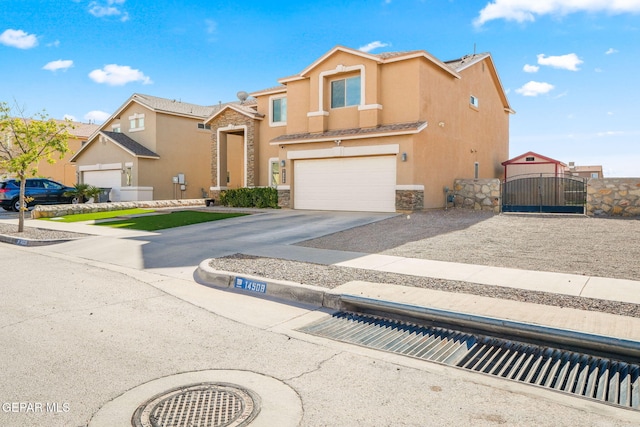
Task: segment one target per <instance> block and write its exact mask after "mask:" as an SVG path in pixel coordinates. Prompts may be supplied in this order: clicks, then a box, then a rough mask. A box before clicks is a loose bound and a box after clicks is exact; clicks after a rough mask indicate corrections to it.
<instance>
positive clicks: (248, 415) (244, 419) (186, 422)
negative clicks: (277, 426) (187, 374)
mask: <svg viewBox="0 0 640 427" xmlns="http://www.w3.org/2000/svg"><path fill="white" fill-rule="evenodd" d="M258 412H260V398H259V397H258V395H256V394H255V393H254V392H252V391H250V390H247V389H243V388H240V387H239V386H237V385H234V384H227V383H200V384H193V385H188V386H183V387H178V388H175V389H172V390H169V391H166V392H164V393H161V394H158V395H156V396H155V397H153V398H151V399H150V400H148V401H147V402H145V403H143V404H142V405H140V406H139V407H138V409H136V411H135V413H134V414H133V417H132V418H131V424H132V425H133V426H134V427H223V426H229V427H238V426H246V425H249V423H251V421H253V419H254V418H255V417H256V416H257V415H258Z"/></svg>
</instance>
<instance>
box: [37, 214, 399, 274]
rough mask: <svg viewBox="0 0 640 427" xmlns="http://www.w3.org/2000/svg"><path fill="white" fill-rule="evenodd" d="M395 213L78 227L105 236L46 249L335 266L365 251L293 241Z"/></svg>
mask: <svg viewBox="0 0 640 427" xmlns="http://www.w3.org/2000/svg"><path fill="white" fill-rule="evenodd" d="M394 215H395V214H382V213H366V212H365V213H362V212H315V211H291V210H275V211H268V212H261V213H256V214H252V215H247V216H243V217H239V218H232V219H226V220H223V221H214V222H208V223H203V224H198V225H192V226H189V227H180V228H173V229H168V230H162V231H159V232H153V233H149V232H139V231H129V230H117V229H115V230H114V229H109V230H96V228H103V227H95V226H86V225H85V226H79V225H75V226H72V228H69V229H73V230H75V231H81V232H82V231H84V232H89V233H92V232H94V233H95V232H101V233H103V235H100V236H93V237H89V238H83V239H80V240H76V241H71V242H67V243H62V244H57V245H53V246H49V247H48V248H46V250H48V251H51V252H56V253H61V254H67V255H72V256H76V257H80V258H84V259H89V260H96V261H100V262H107V263H110V264H115V265H119V266H124V267H132V268H137V269H174V268H181V267H189V269H190V270H189V269H186V270H189V271H191V272H193V270H194V269H195V266H197V265H198V264H199V263H200V262H201V261H202V260H204V259H207V258H214V257H222V256H226V255H231V254H235V253H245V254H250V255H257V256H271V257H279V258H284V259H293V260H301V261H308V262H317V263H324V264H333V263H336V262H342V261H346V260H349V259H352V258H356V257H358V256H361V255H362V254H361V253H355V252H353V253H352V252H343V251H339V250H321V249H315V248H305V247H298V246H291V245H292V244H294V243H297V242H300V241H304V240H308V239H312V238H316V237H321V236H325V235H328V234H331V233H336V232H340V231H343V230H347V229H352V228H354V227H358V226H361V225H366V224H370V223H373V222H376V221H380V220H383V219H386V218H390V217H392V216H394ZM60 225H62V224H60ZM87 227H88V228H87Z"/></svg>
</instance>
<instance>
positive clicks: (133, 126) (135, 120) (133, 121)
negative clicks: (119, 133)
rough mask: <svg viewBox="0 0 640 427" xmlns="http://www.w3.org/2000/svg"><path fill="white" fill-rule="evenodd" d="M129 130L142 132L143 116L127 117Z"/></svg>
mask: <svg viewBox="0 0 640 427" xmlns="http://www.w3.org/2000/svg"><path fill="white" fill-rule="evenodd" d="M129 130H130V131H139V130H144V114H137V113H136V114H134V115H133V116H129Z"/></svg>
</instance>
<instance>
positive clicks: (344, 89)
mask: <svg viewBox="0 0 640 427" xmlns="http://www.w3.org/2000/svg"><path fill="white" fill-rule="evenodd" d="M352 105H360V76H354V77H348V78H346V79H340V80H334V81H332V82H331V108H340V107H349V106H352Z"/></svg>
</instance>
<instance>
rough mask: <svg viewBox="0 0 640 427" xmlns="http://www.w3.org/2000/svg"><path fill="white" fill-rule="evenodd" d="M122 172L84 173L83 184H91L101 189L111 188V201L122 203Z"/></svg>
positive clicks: (118, 170)
mask: <svg viewBox="0 0 640 427" xmlns="http://www.w3.org/2000/svg"><path fill="white" fill-rule="evenodd" d="M121 180H122V171H121V170H120V169H117V170H102V171H84V172H83V175H82V182H84V183H85V184H91V185H93V186H96V187H101V188H111V193H110V196H109V200H111V201H112V202H119V201H120V186H121V185H122V182H121Z"/></svg>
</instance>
